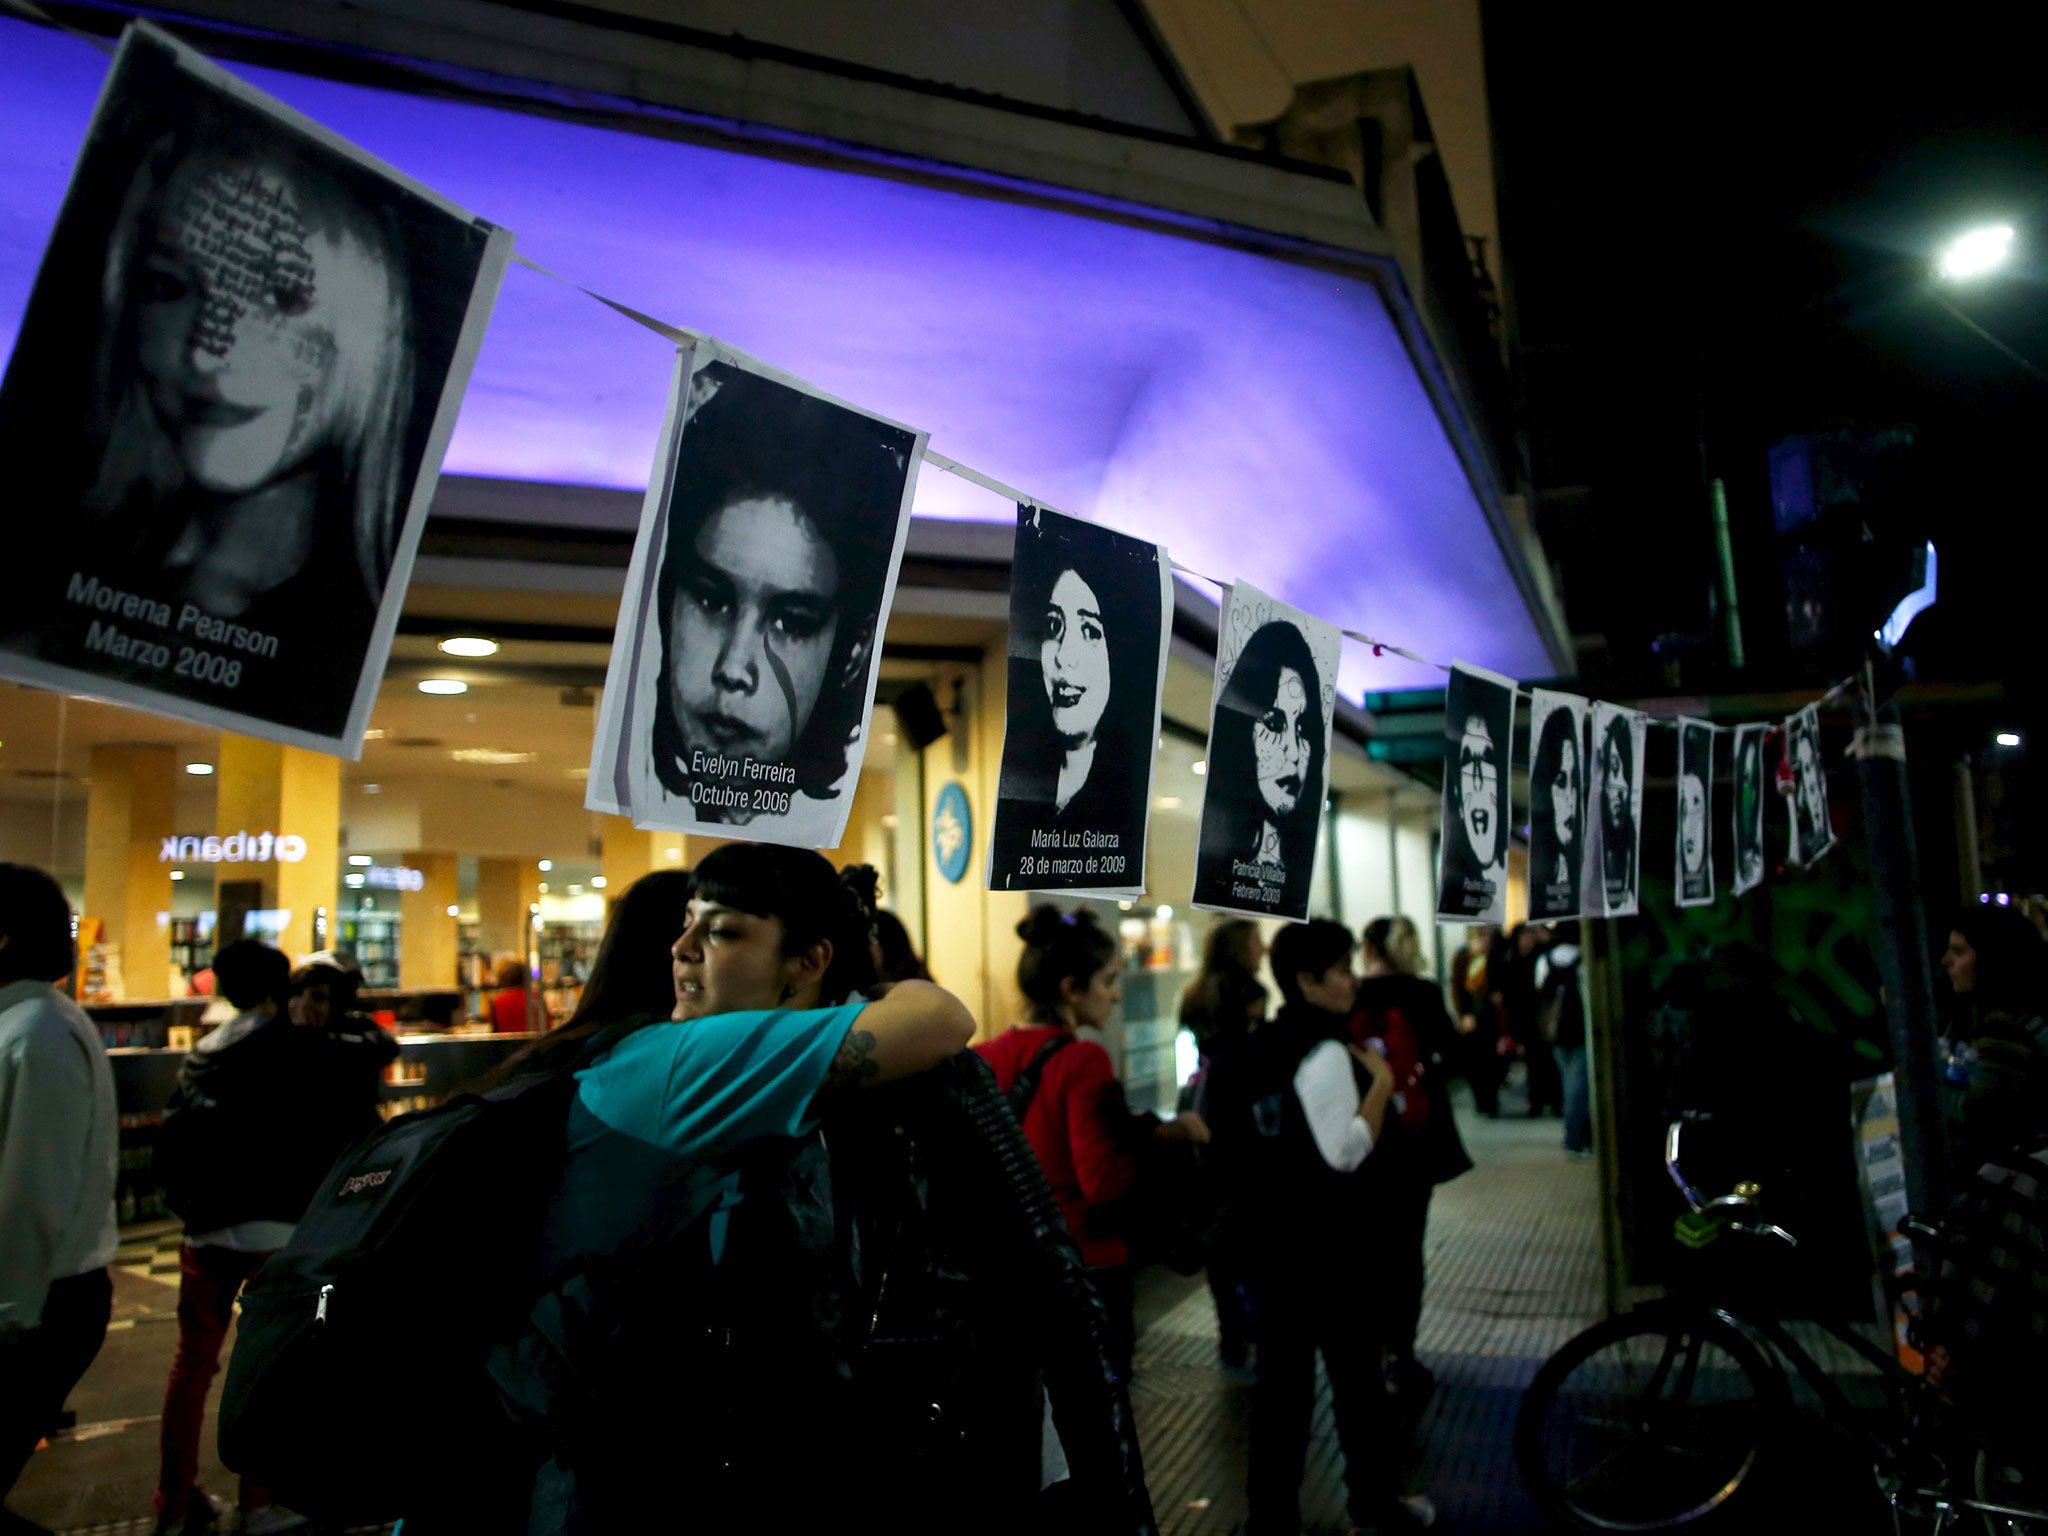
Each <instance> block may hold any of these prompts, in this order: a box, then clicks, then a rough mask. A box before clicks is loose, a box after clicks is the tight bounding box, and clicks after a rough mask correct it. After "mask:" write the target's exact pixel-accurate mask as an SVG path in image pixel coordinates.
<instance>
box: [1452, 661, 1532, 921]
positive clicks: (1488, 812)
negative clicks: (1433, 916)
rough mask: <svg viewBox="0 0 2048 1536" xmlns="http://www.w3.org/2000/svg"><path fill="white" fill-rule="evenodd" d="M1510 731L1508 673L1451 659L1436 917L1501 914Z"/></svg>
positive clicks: (1504, 908) (1504, 909)
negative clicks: (1500, 673) (1452, 661)
mask: <svg viewBox="0 0 2048 1536" xmlns="http://www.w3.org/2000/svg"><path fill="white" fill-rule="evenodd" d="M1514 739H1515V681H1514V679H1513V678H1511V677H1502V676H1500V675H1499V674H1497V673H1493V672H1485V671H1481V670H1480V669H1479V668H1477V667H1468V666H1466V665H1465V663H1463V662H1462V661H1461V662H1457V663H1455V664H1454V665H1453V666H1452V667H1451V680H1450V682H1449V684H1448V685H1446V687H1445V688H1444V785H1443V829H1444V830H1443V839H1442V842H1441V844H1440V848H1441V853H1440V855H1439V858H1438V866H1437V881H1436V911H1437V916H1439V917H1447V918H1454V919H1457V920H1459V921H1463V922H1475V923H1504V922H1506V921H1507V915H1508V825H1507V823H1508V759H1509V754H1510V752H1511V751H1512V749H1513V746H1514Z"/></svg>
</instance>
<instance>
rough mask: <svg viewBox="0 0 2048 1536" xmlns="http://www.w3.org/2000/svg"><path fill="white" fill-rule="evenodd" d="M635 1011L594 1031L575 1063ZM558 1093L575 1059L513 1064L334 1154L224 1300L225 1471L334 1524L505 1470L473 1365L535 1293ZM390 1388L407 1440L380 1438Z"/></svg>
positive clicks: (558, 1146) (506, 1447)
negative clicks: (233, 1322) (536, 1069)
mask: <svg viewBox="0 0 2048 1536" xmlns="http://www.w3.org/2000/svg"><path fill="white" fill-rule="evenodd" d="M643 1022H645V1021H644V1020H639V1019H635V1020H630V1021H628V1022H627V1023H625V1024H617V1025H613V1026H611V1027H610V1028H608V1029H606V1030H604V1031H602V1032H601V1033H599V1034H597V1035H595V1036H593V1037H592V1038H591V1040H590V1042H589V1043H588V1045H587V1047H586V1049H585V1051H584V1053H583V1055H582V1057H581V1061H583V1062H588V1061H590V1060H592V1059H594V1058H595V1057H597V1056H598V1055H600V1054H602V1053H603V1052H604V1051H606V1050H609V1049H610V1048H611V1047H612V1046H613V1045H614V1044H616V1043H617V1041H618V1040H619V1039H620V1038H622V1037H623V1036H624V1035H625V1034H626V1033H628V1032H629V1031H630V1030H631V1029H634V1028H637V1027H639V1026H640V1024H642V1023H643ZM575 1094H576V1079H575V1077H574V1075H573V1070H562V1071H553V1072H542V1073H532V1074H528V1075H527V1076H524V1077H520V1078H515V1079H514V1080H513V1081H511V1082H509V1083H507V1084H505V1085H503V1086H502V1087H498V1088H494V1089H491V1090H489V1091H487V1092H484V1093H481V1094H474V1093H466V1094H461V1095H458V1096H457V1097H455V1098H452V1099H450V1100H448V1101H447V1102H446V1103H443V1104H440V1105H438V1106H436V1107H434V1108H431V1109H426V1110H421V1111H419V1112H417V1113H414V1114H408V1115H401V1116H398V1117H397V1118H395V1119H392V1120H390V1121H387V1122H385V1123H384V1124H383V1125H382V1126H380V1127H378V1128H377V1129H376V1130H374V1131H372V1132H370V1133H369V1134H368V1135H367V1136H365V1137H364V1138H363V1139H362V1140H361V1141H359V1142H358V1143H357V1144H356V1145H355V1146H354V1147H353V1148H351V1149H350V1150H349V1151H347V1152H345V1153H344V1154H342V1156H341V1158H340V1159H339V1161H337V1162H336V1163H335V1165H334V1167H333V1168H332V1169H331V1170H330V1171H329V1173H328V1175H327V1178H326V1181H325V1182H324V1183H322V1184H321V1186H320V1188H319V1191H318V1192H317V1193H316V1194H315V1195H314V1196H313V1200H312V1204H311V1205H309V1206H308V1207H307V1209H306V1213H305V1215H304V1216H303V1217H302V1218H301V1219H300V1221H299V1223H298V1225H297V1227H296V1228H294V1230H293V1232H292V1237H291V1241H290V1242H289V1243H287V1244H286V1245H285V1246H284V1248H283V1249H282V1250H281V1251H279V1252H278V1253H277V1254H275V1255H273V1256H272V1257H271V1259H270V1260H269V1261H268V1262H267V1263H265V1264H264V1266H263V1268H262V1269H261V1270H260V1271H258V1272H257V1275H256V1277H255V1278H254V1279H253V1280H252V1281H250V1283H249V1285H248V1287H247V1289H246V1290H245V1291H244V1292H243V1294H242V1316H241V1321H240V1323H239V1325H238V1327H237V1329H236V1338H235V1349H234V1354H233V1356H232V1357H231V1358H230V1360H229V1362H228V1372H227V1383H226V1386H225V1389H224V1390H223V1392H222V1396H221V1406H220V1453H221V1460H222V1462H223V1463H225V1464H226V1465H227V1466H228V1467H229V1468H230V1469H231V1470H233V1471H236V1472H239V1473H240V1474H242V1476H244V1477H246V1478H249V1479H251V1480H252V1481H257V1482H261V1483H264V1484H266V1485H268V1486H269V1487H270V1488H271V1489H272V1490H273V1491H274V1492H275V1493H276V1495H277V1498H278V1499H279V1501H280V1502H282V1503H284V1504H287V1505H289V1506H290V1507H291V1508H293V1509H296V1510H298V1511H299V1512H300V1513H302V1514H306V1515H310V1516H312V1517H313V1518H314V1519H316V1520H325V1521H333V1522H337V1523H346V1524H361V1523H372V1522H379V1521H389V1520H393V1519H397V1518H400V1517H403V1516H405V1515H407V1514H410V1513H417V1512H418V1511H419V1510H420V1509H421V1508H422V1506H423V1505H425V1504H428V1503H430V1502H432V1501H433V1500H434V1499H435V1498H437V1497H439V1498H443V1499H445V1498H446V1497H448V1490H449V1486H450V1484H451V1482H453V1481H456V1480H457V1479H456V1476H455V1474H456V1472H457V1470H458V1469H459V1473H460V1480H461V1481H463V1482H464V1483H467V1484H470V1485H472V1486H475V1485H478V1484H482V1485H484V1486H490V1484H491V1482H492V1479H491V1476H490V1471H489V1469H493V1468H496V1469H507V1468H509V1467H511V1466H513V1465H514V1464H516V1462H517V1460H518V1459H519V1458H520V1457H522V1456H523V1455H524V1454H525V1448H524V1445H523V1442H522V1440H521V1438H520V1434H519V1431H518V1430H517V1427H516V1426H515V1424H514V1421H513V1419H512V1417H511V1415H510V1413H509V1412H508V1411H507V1410H506V1409H505V1408H504V1406H503V1405H502V1403H501V1402H500V1400H499V1398H498V1394H497V1390H496V1388H495V1387H494V1386H493V1385H492V1383H491V1379H490V1376H489V1374H488V1371H487V1361H488V1358H489V1355H490V1352H491V1349H492V1347H493V1346H494V1345H495V1344H497V1343H499V1342H500V1341H502V1340H505V1339H508V1338H511V1337H514V1336H516V1335H518V1334H520V1333H521V1332H523V1331H524V1329H525V1327H526V1320H527V1314H528V1312H529V1311H530V1309H531V1307H532V1305H533V1303H534V1300H535V1298H536V1296H537V1295H538V1293H539V1291H540V1273H539V1257H540V1237H541V1230H542V1223H543V1220H544V1218H545V1215H546V1210H547V1199H548V1193H549V1191H550V1190H551V1189H552V1188H553V1185H554V1175H555V1173H556V1170H557V1169H558V1168H559V1167H560V1165H561V1161H562V1157H563V1154H564V1139H565V1133H566V1127H567V1124H568V1113H569V1107H570V1104H571V1102H572V1101H573V1100H574V1098H575ZM401 1400H402V1401H403V1403H404V1408H403V1417H404V1419H405V1421H406V1422H407V1423H409V1424H412V1425H415V1426H420V1427H421V1428H422V1431H423V1432H421V1433H416V1434H415V1433H408V1434H403V1435H397V1436H392V1435H387V1434H382V1433H378V1432H377V1431H378V1429H379V1427H380V1426H382V1425H384V1424H386V1423H387V1422H388V1421H389V1419H390V1417H391V1415H392V1412H393V1410H394V1405H395V1404H397V1403H398V1402H400V1401H401ZM529 1470H530V1468H529ZM480 1474H481V1475H480ZM508 1481H509V1482H510V1483H512V1484H515V1485H516V1483H517V1481H518V1479H517V1478H512V1479H506V1480H497V1482H498V1486H499V1487H500V1488H501V1489H502V1488H504V1487H505V1485H506V1482H508Z"/></svg>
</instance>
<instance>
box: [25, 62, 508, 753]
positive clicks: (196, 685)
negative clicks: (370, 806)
mask: <svg viewBox="0 0 2048 1536" xmlns="http://www.w3.org/2000/svg"><path fill="white" fill-rule="evenodd" d="M511 245H512V238H511V236H510V234H508V233H507V232H506V231H504V230H501V229H498V228H495V227H494V226H492V225H490V224H488V223H486V222H484V221H483V220H482V219H479V218H477V217H475V216H474V215H472V214H470V213H468V212H466V211H465V210H463V209H461V208H459V207H456V206H455V205H454V204H453V203H450V202H449V201H448V200H447V199H445V198H442V197H440V196H438V195H437V194H435V193H433V192H431V191H429V190H428V189H427V188H425V187H422V186H419V185H418V184H416V183H414V182H412V181H410V180H408V179H407V178H406V177H405V176H403V175H402V174H400V173H399V172H397V171H395V170H393V169H391V168H390V167H388V166H385V165H383V164H381V163H380V162H378V161H376V160H374V159H372V158H371V157H370V156H368V155H367V154H365V153H363V152H362V151H361V150H358V149H356V148H355V147H354V146H352V145H350V144H348V143H347V142H345V141H344V140H342V139H340V138H338V137H337V136H335V135H334V134H332V133H330V132H328V131H327V130H326V129H324V128H322V127H321V126H320V125H319V124H317V123H314V122H312V121H311V120H309V119H307V118H305V117H302V116H300V115H299V114H298V113H296V112H294V111H292V110H291V109H289V108H287V107H285V106H283V105H282V104H280V103H278V102H275V101H273V100H271V99H270V98H269V97H267V96H265V95H264V94H262V93H261V92H259V91H257V90H255V89H254V88H253V87H251V86H249V85H246V84H244V83H243V82H242V81H240V80H237V79H236V78H235V77H234V76H232V75H230V74H228V73H227V72H226V71H225V70H223V69H221V68H219V67H218V66H217V65H215V64H213V63H211V62H210V61H209V60H207V59H205V58H203V57H202V56H200V55H199V54H197V53H195V52H193V51H192V50H191V49H189V48H186V47H185V46H183V45H182V44H180V43H178V42H176V41H174V40H173V39H171V38H169V37H167V36H165V35H164V34H163V33H161V32H158V31H156V30H155V29H154V28H152V27H150V26H148V25H146V24H141V23H138V24H136V25H133V26H131V27H129V29H128V30H127V32H126V33H125V34H123V36H122V39H121V45H120V48H119V51H118V52H117V53H116V55H115V58H114V62H113V66H112V69H111V70H110V72H109V74H108V77H107V81H106V85H105V87H104V89H103V91H102V93H101V96H100V100H99V104H98V106H97V108H96V109H95V111H94V114H93V118H92V122H91V125H90V127H89V129H88V131H87V134H86V140H85V144H84V147H83V149H82V151H81V152H80V155H79V159H78V163H77V166H76V168H75V170H74V172H73V175H72V180H71V185H70V188H69V191H68V193H67V194H66V197H65V200H64V205H63V208H62V211H61V212H60V213H59V215H58V218H57V223H56V226H55V228H54V230H53V232H52V233H51V235H50V239H49V243H48V246H47V247H46V249H45V252H44V256H43V261H42V265H41V267H40V269H39V270H38V272H37V275H36V282H35V287H34V290H33V291H32V293H31V295H30V297H29V304H28V310H27V313H26V314H25V315H24V317H23V320H22V327H21V332H20V336H19V339H18V340H17V341H16V344H15V347H14V351H13V354H12V356H11V357H10V358H9V359H8V363H7V372H6V376H5V379H4V381H0V454H4V456H5V459H6V462H7V463H8V465H9V466H10V472H11V473H12V474H13V475H14V476H15V493H14V494H13V495H11V496H10V497H9V499H8V513H7V515H8V517H9V518H10V520H11V525H12V531H13V532H14V534H15V537H14V538H13V539H12V540H11V541H10V543H11V546H12V547H13V549H14V550H15V551H16V552H17V557H16V559H15V561H14V563H13V566H12V568H11V570H10V572H9V576H10V580H9V602H8V604H7V613H6V618H5V619H4V621H0V674H5V675H7V676H10V677H14V678H18V679H20V680H21V681H24V682H28V683H32V684H36V685H39V686H42V687H47V688H58V689H64V690H66V691H69V692H77V693H86V694H94V695H98V696H101V697H105V698H111V699H115V700H118V701H119V702H122V703H126V704H133V705H136V706H138V707H140V708H144V709H152V710H157V711H159V712H161V713H164V714H169V715H177V716H180V717H182V718H185V719H189V720H194V721H198V722H200V723H202V724H206V725H215V726H221V727H225V728H227V729H231V730H236V731H242V732H246V733H248V734H250V735H255V736H263V737H268V738H270V739H272V740H276V741H284V742H289V743H293V744H296V745H300V746H308V747H314V748H318V749H321V750H324V751H329V752H335V753H339V754H341V755H343V756H348V757H354V756H357V755H359V753H360V751H361V744H362V733H363V729H364V726H365V725H366V724H367V722H368V719H369V712H370V705H371V702H372V700H373V699H374V697H375V695H376V691H377V686H378V684H379V682H380V681H381V680H382V677H383V671H384V662H385V659H386V657H387V656H388V654H389V652H390V646H391V636H392V633H393V631H394V629H395V628H396V626H397V623H398V610H399V606H400V603H401V601H402V600H403V597H404V594H405V586H406V581H407V579H408V577H409V575H410V572H411V567H412V557H413V551H414V549H415V548H416V547H417V545H418V542H419V534H420V528H421V526H422V524H423V523H424V521H425V519H426V513H427V506H428V503H429V502H430V501H431V500H432V499H433V492H434V484H435V481H436V478H437V477H438V475H439V472H440V465H441V458H442V455H443V452H444V451H445V449H446V448H447V444H448V437H449V434H450V432H451V431H452V430H453V428H454V422H455V413H456V410H457V407H458V406H459V405H460V403H461V399H462V392H463V389H464V386H465V385H466V384H467V382H468V379H469V373H470V369H471V366H472V364H473V363H474V362H475V359H476V354H477V349H478V347H479V346H480V345H481V343H482V340H483V332H484V327H485V325H486V324H487V322H488V320H489V317H490V310H491V305H492V303H493V301H494V299H495V297H496V294H497V290H498V283H499V280H500V279H501V277H502V276H503V274H504V268H505V262H506V260H507V259H508V257H509V256H510V254H511Z"/></svg>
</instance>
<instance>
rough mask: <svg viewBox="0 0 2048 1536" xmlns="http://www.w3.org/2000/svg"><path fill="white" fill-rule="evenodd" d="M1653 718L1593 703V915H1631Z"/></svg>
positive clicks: (1589, 847) (1589, 878) (1589, 862)
mask: <svg viewBox="0 0 2048 1536" xmlns="http://www.w3.org/2000/svg"><path fill="white" fill-rule="evenodd" d="M1649 734H1650V722H1649V718H1648V717H1647V716H1645V715H1643V714H1641V713H1639V712H1637V711H1636V710H1633V709H1623V708H1621V707H1620V706H1618V705H1614V704H1603V703H1595V704H1594V705H1593V743H1592V750H1593V774H1592V779H1591V791H1592V798H1593V811H1592V814H1591V815H1590V817H1589V821H1590V823H1591V831H1592V834H1593V835H1592V836H1591V837H1589V838H1587V839H1586V873H1585V882H1586V898H1587V899H1586V908H1587V915H1588V916H1593V917H1632V916H1634V915H1635V913H1636V911H1637V896H1636V878H1637V875H1638V873H1639V866H1640V858H1641V852H1642V849H1641V840H1640V833H1641V828H1642V824H1643V758H1644V755H1645V749H1646V747H1647V745H1648V741H1649Z"/></svg>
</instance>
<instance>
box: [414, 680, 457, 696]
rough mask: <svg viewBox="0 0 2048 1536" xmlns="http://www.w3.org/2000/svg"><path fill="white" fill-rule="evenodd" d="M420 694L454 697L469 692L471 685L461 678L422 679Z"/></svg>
mask: <svg viewBox="0 0 2048 1536" xmlns="http://www.w3.org/2000/svg"><path fill="white" fill-rule="evenodd" d="M420 692H421V693H436V694H442V695H448V696H452V695H454V694H458V693H467V692H469V684H467V683H465V682H464V681H463V680H462V679H461V678H459V677H423V678H421V679H420Z"/></svg>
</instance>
